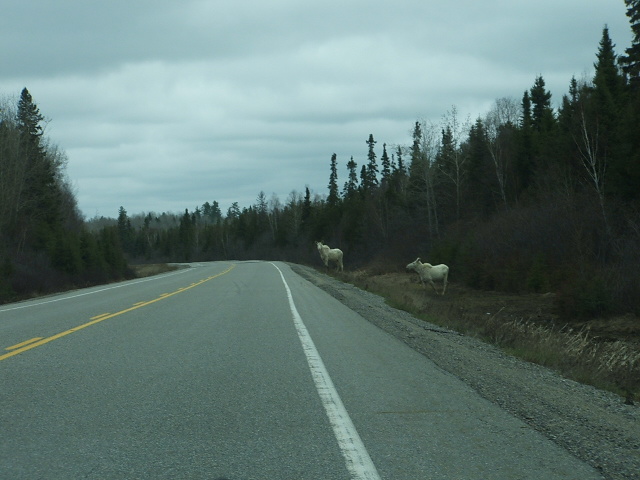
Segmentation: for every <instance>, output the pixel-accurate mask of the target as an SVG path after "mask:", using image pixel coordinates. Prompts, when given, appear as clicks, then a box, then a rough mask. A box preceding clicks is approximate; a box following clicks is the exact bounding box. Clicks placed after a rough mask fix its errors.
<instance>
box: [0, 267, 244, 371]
mask: <svg viewBox="0 0 640 480" xmlns="http://www.w3.org/2000/svg"><path fill="white" fill-rule="evenodd" d="M234 268H235V265H231V266H230V267H229V268H227V269H226V270H224V271H222V272H220V273H218V274H216V275H212V276H210V277H207V278H205V279H203V280H200V281H199V282H195V283H192V284H191V285H189V286H188V287H182V288H179V289H178V290H176V291H175V292H171V293H163V294H162V295H160V296H159V297H158V298H154V299H153V300H149V301H148V302H139V303H136V304H135V305H134V306H133V307H129V308H126V309H124V310H121V311H119V312H116V313H103V314H102V315H97V316H95V317H91V319H90V320H91V321H90V322H87V323H84V324H82V325H79V326H77V327H73V328H71V329H69V330H65V331H64V332H60V333H56V334H55V335H52V336H51V337H46V338H43V337H35V338H32V339H31V340H26V341H24V342H21V343H18V344H17V345H13V346H11V347H8V348H6V349H5V350H8V351H9V353H5V354H4V355H0V361H2V360H6V359H7V358H10V357H13V356H14V355H18V354H20V353H22V352H26V351H27V350H31V349H32V348H36V347H39V346H41V345H44V344H45V343H49V342H52V341H54V340H57V339H59V338H62V337H66V336H67V335H70V334H72V333H75V332H77V331H78V330H82V329H83V328H87V327H90V326H91V325H95V324H96V323H100V322H103V321H105V320H108V319H109V318H113V317H117V316H118V315H123V314H125V313H128V312H132V311H133V310H137V309H139V308H142V307H146V306H148V305H151V304H152V303H156V302H159V301H160V300H165V299H167V298H169V297H172V296H174V295H177V294H179V293H182V292H186V291H187V290H190V289H192V288H194V287H197V286H199V285H202V284H203V283H205V282H208V281H209V280H213V279H214V278H218V277H221V276H222V275H224V274H226V273H229V272H230V271H231V270H233V269H234Z"/></svg>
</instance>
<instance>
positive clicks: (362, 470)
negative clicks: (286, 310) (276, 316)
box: [271, 263, 380, 480]
mask: <svg viewBox="0 0 640 480" xmlns="http://www.w3.org/2000/svg"><path fill="white" fill-rule="evenodd" d="M271 265H273V266H274V267H276V269H277V270H278V272H280V277H281V278H282V283H284V288H285V290H286V291H287V297H288V299H289V307H290V308H291V314H292V315H293V323H294V324H295V326H296V330H297V332H298V337H299V338H300V342H301V343H302V349H303V350H304V354H305V356H306V357H307V363H308V364H309V368H310V369H311V376H312V377H313V382H314V383H315V385H316V389H317V390H318V394H319V395H320V399H321V401H322V404H323V405H324V408H325V411H326V412H327V417H329V422H330V423H331V426H332V427H333V433H334V435H335V436H336V439H337V440H338V445H339V446H340V450H341V451H342V455H343V457H344V459H345V462H346V464H347V470H349V473H350V474H351V478H352V480H380V475H379V474H378V470H377V469H376V466H375V465H374V464H373V461H372V460H371V457H370V456H369V453H368V452H367V449H366V448H365V446H364V443H362V439H361V438H360V435H359V434H358V431H357V430H356V427H355V425H354V424H353V422H352V421H351V418H350V417H349V413H348V412H347V409H346V408H345V406H344V404H343V403H342V400H341V399H340V395H338V392H337V390H336V388H335V386H334V385H333V382H332V381H331V377H329V372H327V369H326V368H325V366H324V362H323V361H322V358H320V354H319V353H318V350H317V349H316V346H315V344H314V343H313V340H312V339H311V336H310V335H309V331H308V330H307V327H306V326H305V325H304V323H303V321H302V317H300V314H299V313H298V309H297V308H296V305H295V303H294V302H293V296H292V295H291V290H290V289H289V285H288V284H287V281H286V280H285V279H284V275H283V274H282V271H281V270H280V269H279V268H278V267H277V265H275V264H274V263H272V264H271Z"/></svg>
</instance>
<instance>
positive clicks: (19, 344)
mask: <svg viewBox="0 0 640 480" xmlns="http://www.w3.org/2000/svg"><path fill="white" fill-rule="evenodd" d="M38 340H42V337H35V338H32V339H31V340H25V341H24V342H22V343H18V344H16V345H13V346H11V347H7V348H5V350H15V349H16V348H20V347H24V346H25V345H29V344H30V343H33V342H37V341H38Z"/></svg>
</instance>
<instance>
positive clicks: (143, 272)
mask: <svg viewBox="0 0 640 480" xmlns="http://www.w3.org/2000/svg"><path fill="white" fill-rule="evenodd" d="M129 267H130V268H131V270H133V272H134V274H135V276H136V277H138V278H142V277H151V276H152V275H159V274H161V273H166V272H172V271H173V270H177V269H178V267H177V266H175V265H168V264H166V263H149V264H141V265H130V266H129Z"/></svg>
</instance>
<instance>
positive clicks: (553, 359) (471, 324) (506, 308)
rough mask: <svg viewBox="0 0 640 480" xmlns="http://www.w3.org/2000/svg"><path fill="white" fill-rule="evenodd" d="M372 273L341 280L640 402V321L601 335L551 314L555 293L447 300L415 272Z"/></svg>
mask: <svg viewBox="0 0 640 480" xmlns="http://www.w3.org/2000/svg"><path fill="white" fill-rule="evenodd" d="M375 271H376V273H377V274H375V275H373V274H371V273H370V272H367V271H365V270H361V271H357V272H349V273H345V274H343V275H341V279H342V280H343V281H347V282H349V283H352V284H354V285H356V286H358V287H360V288H363V289H365V290H369V291H372V292H374V293H376V294H378V295H381V296H383V297H384V298H385V299H386V300H387V302H388V303H389V304H390V305H391V306H393V307H395V308H399V309H402V310H405V311H408V312H409V313H411V314H413V315H414V316H416V317H418V318H421V319H423V320H425V321H428V322H430V323H434V324H436V325H440V326H443V327H447V328H449V329H452V330H456V331H458V332H460V333H464V334H465V335H471V336H475V337H478V338H480V339H482V340H484V341H486V342H489V343H492V344H494V345H496V346H498V347H500V348H501V349H503V350H504V351H505V352H507V353H509V354H511V355H514V356H517V357H519V358H522V359H524V360H526V361H529V362H533V363H538V364H540V365H544V366H546V367H549V368H552V369H554V370H555V371H557V372H559V373H561V374H562V375H564V376H565V377H567V378H571V379H573V380H576V381H579V382H582V383H586V384H590V385H593V386H595V387H597V388H600V389H605V390H610V391H614V392H616V393H618V394H620V395H621V396H623V397H624V398H625V400H626V402H628V403H633V402H634V401H640V341H639V340H640V337H638V336H637V335H638V333H639V332H638V330H640V322H638V319H636V318H633V319H629V321H628V322H626V323H627V324H628V325H632V326H633V327H634V329H635V330H634V331H633V332H632V334H631V335H630V336H629V335H626V336H625V335H614V334H612V333H611V332H609V333H607V334H603V333H602V331H603V330H602V324H605V323H606V322H603V319H599V320H598V321H597V322H596V321H594V329H592V328H591V325H590V324H589V323H588V322H581V323H580V324H576V325H573V324H568V323H566V322H561V321H560V320H559V317H558V316H557V315H555V314H554V302H553V299H554V296H553V295H551V294H527V295H514V294H503V293H498V292H485V291H474V290H472V289H468V288H465V287H462V286H460V285H456V284H450V285H449V286H448V287H447V293H446V295H445V296H444V297H442V296H439V295H436V294H435V293H434V292H433V290H432V289H431V288H430V287H429V289H428V290H427V291H425V289H424V287H422V286H421V285H420V284H419V282H418V281H417V276H411V275H409V274H407V273H386V274H380V273H379V272H380V271H379V269H376V270H375ZM596 323H597V324H598V325H600V326H598V329H599V330H596V329H595V324H596ZM611 323H612V324H614V323H615V322H611Z"/></svg>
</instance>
